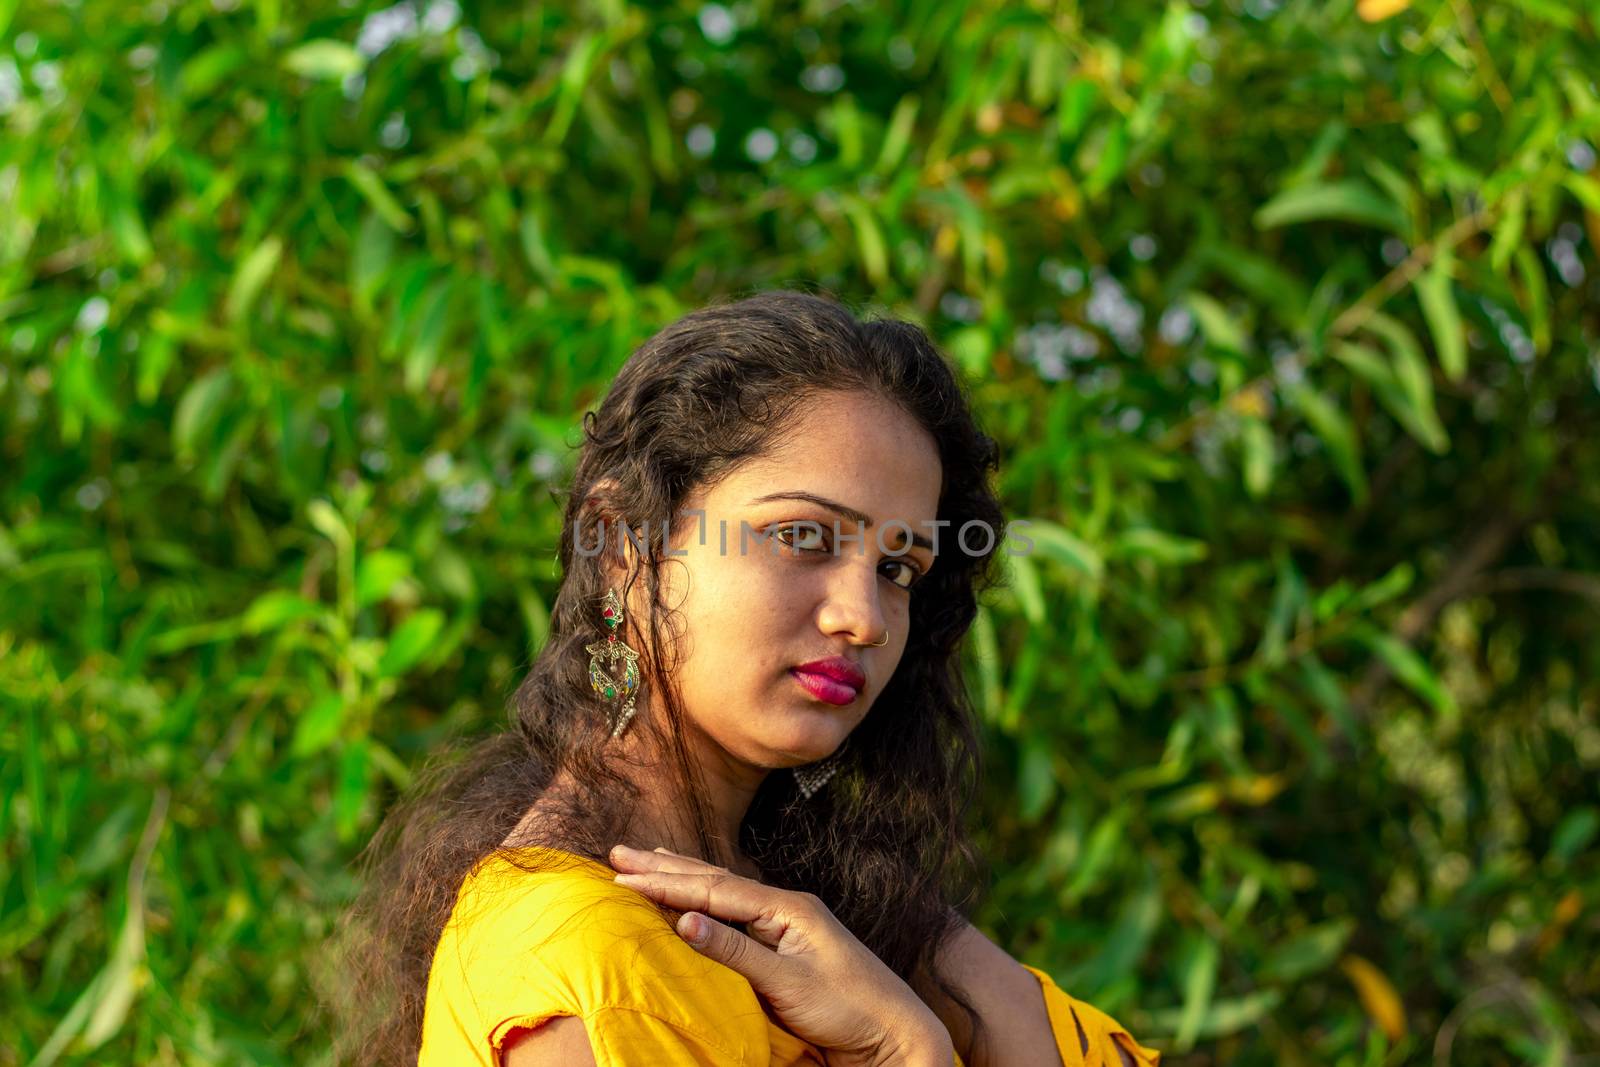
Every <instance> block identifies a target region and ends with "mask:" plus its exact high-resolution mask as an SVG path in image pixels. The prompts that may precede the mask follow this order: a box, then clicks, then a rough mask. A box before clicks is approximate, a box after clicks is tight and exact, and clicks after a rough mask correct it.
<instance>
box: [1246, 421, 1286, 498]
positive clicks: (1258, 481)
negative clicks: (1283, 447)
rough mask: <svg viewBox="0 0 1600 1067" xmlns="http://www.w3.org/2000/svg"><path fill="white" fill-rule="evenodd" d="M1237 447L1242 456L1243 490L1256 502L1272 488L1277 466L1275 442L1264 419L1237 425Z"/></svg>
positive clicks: (1270, 429)
mask: <svg viewBox="0 0 1600 1067" xmlns="http://www.w3.org/2000/svg"><path fill="white" fill-rule="evenodd" d="M1239 445H1240V448H1241V450H1242V451H1243V454H1244V488H1245V491H1246V492H1247V493H1249V494H1250V495H1251V496H1252V497H1254V498H1255V499H1257V500H1260V499H1261V498H1262V497H1264V496H1266V495H1267V491H1268V490H1269V489H1271V488H1272V473H1273V469H1274V468H1275V467H1276V466H1277V448H1278V446H1277V441H1276V439H1275V438H1274V437H1273V436H1272V427H1270V426H1268V425H1267V423H1266V420H1264V419H1253V418H1246V419H1243V420H1241V422H1240V425H1239Z"/></svg>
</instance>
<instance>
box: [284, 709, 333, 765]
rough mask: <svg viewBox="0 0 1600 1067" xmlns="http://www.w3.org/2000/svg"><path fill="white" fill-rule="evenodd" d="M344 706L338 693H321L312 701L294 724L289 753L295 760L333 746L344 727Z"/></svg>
mask: <svg viewBox="0 0 1600 1067" xmlns="http://www.w3.org/2000/svg"><path fill="white" fill-rule="evenodd" d="M344 706H345V705H344V698H343V697H341V696H340V695H339V694H338V693H331V692H330V693H323V694H322V695H321V696H320V697H318V698H317V699H316V700H314V701H312V702H311V706H310V707H308V708H306V710H305V711H303V712H301V713H300V720H299V721H298V722H296V723H295V727H294V741H293V743H292V744H291V745H290V747H289V751H290V753H291V754H292V755H293V756H294V757H295V758H296V759H304V758H306V757H307V756H314V755H316V754H317V753H318V752H321V751H322V750H323V749H325V748H327V747H328V746H329V745H331V744H333V742H334V740H335V739H337V738H338V736H339V730H340V728H341V727H342V726H343V725H344Z"/></svg>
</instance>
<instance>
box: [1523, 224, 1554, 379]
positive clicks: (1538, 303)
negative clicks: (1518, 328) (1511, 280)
mask: <svg viewBox="0 0 1600 1067" xmlns="http://www.w3.org/2000/svg"><path fill="white" fill-rule="evenodd" d="M1515 258H1516V263H1517V277H1518V278H1520V279H1521V280H1522V294H1523V297H1524V300H1523V306H1524V309H1525V310H1526V311H1527V313H1528V333H1529V334H1530V339H1531V340H1532V341H1533V350H1534V351H1535V352H1538V353H1540V354H1543V353H1546V352H1548V351H1550V290H1549V287H1548V286H1547V285H1546V284H1545V277H1544V265H1543V264H1542V263H1540V262H1539V255H1538V253H1536V252H1535V251H1534V250H1533V249H1532V248H1530V247H1528V246H1527V245H1522V246H1521V247H1519V248H1518V249H1517V251H1516V256H1515Z"/></svg>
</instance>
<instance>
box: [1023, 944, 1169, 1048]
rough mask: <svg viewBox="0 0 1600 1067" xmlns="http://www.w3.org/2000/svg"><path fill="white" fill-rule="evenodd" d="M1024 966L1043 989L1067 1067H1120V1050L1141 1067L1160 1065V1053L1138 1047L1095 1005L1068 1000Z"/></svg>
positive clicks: (1047, 979)
mask: <svg viewBox="0 0 1600 1067" xmlns="http://www.w3.org/2000/svg"><path fill="white" fill-rule="evenodd" d="M1022 966H1023V967H1024V968H1025V969H1026V970H1028V971H1030V972H1031V973H1032V974H1033V976H1034V977H1035V978H1037V979H1039V984H1040V985H1041V986H1043V987H1044V1003H1045V1009H1046V1010H1047V1011H1048V1012H1049V1013H1050V1029H1051V1031H1052V1032H1053V1033H1054V1034H1055V1038H1056V1051H1057V1052H1059V1053H1060V1054H1061V1062H1062V1063H1063V1064H1064V1065H1065V1067H1119V1065H1120V1064H1121V1063H1122V1058H1121V1057H1120V1056H1118V1055H1117V1049H1118V1048H1121V1049H1122V1050H1123V1051H1125V1052H1126V1053H1127V1054H1128V1055H1129V1056H1130V1057H1131V1058H1132V1060H1133V1062H1134V1063H1136V1064H1139V1065H1141V1067H1157V1065H1158V1064H1160V1062H1161V1053H1159V1052H1157V1051H1156V1050H1155V1049H1152V1048H1146V1047H1144V1046H1143V1045H1141V1044H1139V1043H1138V1042H1137V1041H1135V1040H1134V1039H1133V1037H1132V1036H1131V1035H1130V1034H1129V1033H1128V1031H1127V1029H1126V1028H1124V1027H1123V1025H1122V1024H1121V1023H1119V1022H1117V1020H1115V1019H1113V1018H1112V1017H1111V1016H1109V1015H1107V1014H1106V1013H1105V1012H1103V1011H1101V1010H1100V1009H1099V1008H1096V1007H1095V1006H1094V1005H1092V1004H1087V1003H1085V1002H1083V1001H1081V1000H1078V999H1076V998H1074V997H1070V996H1068V995H1067V994H1066V993H1065V992H1064V991H1063V990H1062V989H1061V987H1060V986H1058V985H1056V983H1055V979H1053V978H1051V977H1050V976H1049V975H1048V974H1046V973H1045V972H1043V971H1041V970H1039V968H1037V967H1029V966H1028V965H1027V964H1026V963H1024V964H1023V965H1022Z"/></svg>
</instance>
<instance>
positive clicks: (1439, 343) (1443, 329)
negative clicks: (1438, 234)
mask: <svg viewBox="0 0 1600 1067" xmlns="http://www.w3.org/2000/svg"><path fill="white" fill-rule="evenodd" d="M1453 266H1454V257H1453V256H1452V255H1451V254H1450V253H1448V252H1442V253H1440V254H1439V255H1437V256H1435V257H1434V260H1433V264H1432V265H1431V266H1429V267H1428V269H1427V270H1425V271H1423V272H1422V273H1421V274H1418V275H1417V278H1416V281H1415V282H1414V283H1413V284H1414V285H1415V286H1416V289H1417V299H1418V301H1419V302H1420V303H1421V304H1422V314H1423V317H1424V318H1426V319H1427V320H1428V330H1429V331H1430V332H1431V333H1432V334H1433V345H1434V349H1435V350H1436V351H1437V353H1438V356H1439V366H1440V367H1441V368H1442V369H1443V370H1444V373H1445V377H1447V378H1449V379H1450V380H1451V381H1453V382H1459V381H1460V380H1461V379H1462V378H1463V377H1465V376H1466V373H1467V335H1466V330H1465V328H1464V327H1463V326H1462V324H1461V312H1460V310H1459V309H1457V307H1456V298H1455V292H1454V285H1453V284H1452V282H1451V280H1450V275H1451V270H1452V268H1453Z"/></svg>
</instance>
